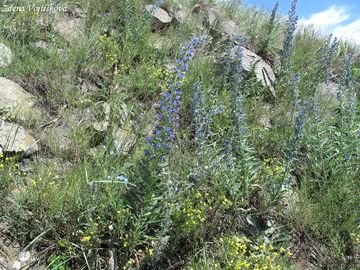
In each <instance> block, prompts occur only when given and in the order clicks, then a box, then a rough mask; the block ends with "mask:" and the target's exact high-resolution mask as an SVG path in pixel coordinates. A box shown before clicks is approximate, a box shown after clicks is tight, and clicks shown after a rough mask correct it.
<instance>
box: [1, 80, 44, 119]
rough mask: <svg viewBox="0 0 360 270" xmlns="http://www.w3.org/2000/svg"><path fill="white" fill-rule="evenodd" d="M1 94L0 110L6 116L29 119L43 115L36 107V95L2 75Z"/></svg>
mask: <svg viewBox="0 0 360 270" xmlns="http://www.w3.org/2000/svg"><path fill="white" fill-rule="evenodd" d="M0 96H1V99H0V112H1V111H2V113H3V114H4V115H5V116H6V118H11V119H16V120H21V121H27V120H33V119H37V118H39V117H41V111H40V110H39V109H38V108H36V107H35V104H36V97H35V96H33V95H32V94H30V93H28V92H26V91H25V90H24V89H23V88H22V87H21V86H20V85H18V84H17V83H15V82H13V81H10V80H8V79H6V78H4V77H0ZM0 118H1V115H0Z"/></svg>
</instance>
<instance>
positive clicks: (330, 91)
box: [319, 82, 339, 102]
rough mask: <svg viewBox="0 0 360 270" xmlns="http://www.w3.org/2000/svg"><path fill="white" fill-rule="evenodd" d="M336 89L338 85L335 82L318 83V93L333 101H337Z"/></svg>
mask: <svg viewBox="0 0 360 270" xmlns="http://www.w3.org/2000/svg"><path fill="white" fill-rule="evenodd" d="M338 90H339V85H338V84H337V83H333V82H329V83H328V84H326V83H321V84H320V85H319V93H320V94H321V96H323V97H326V98H327V99H329V100H332V101H335V102H336V101H337V94H338Z"/></svg>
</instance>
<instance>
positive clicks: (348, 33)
mask: <svg viewBox="0 0 360 270" xmlns="http://www.w3.org/2000/svg"><path fill="white" fill-rule="evenodd" d="M333 33H334V36H336V37H340V38H344V39H347V40H351V41H354V42H355V43H357V44H360V19H357V20H355V21H353V22H351V23H349V24H347V25H339V26H336V27H335V29H334V30H333Z"/></svg>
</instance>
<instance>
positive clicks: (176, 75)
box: [145, 37, 206, 158]
mask: <svg viewBox="0 0 360 270" xmlns="http://www.w3.org/2000/svg"><path fill="white" fill-rule="evenodd" d="M205 43H206V39H205V38H204V37H193V38H192V39H191V40H190V41H189V42H187V43H186V44H185V45H184V46H183V47H182V49H181V52H180V56H179V58H178V59H177V60H176V65H175V67H174V70H173V73H172V77H171V79H170V80H169V82H168V83H169V84H168V89H167V91H165V92H163V93H162V99H161V100H160V109H159V113H158V115H157V119H156V120H157V121H158V122H157V125H156V126H155V129H154V130H153V135H152V136H151V137H148V138H147V146H148V147H149V149H146V150H145V154H146V155H147V156H148V157H150V158H153V157H155V156H157V157H160V158H163V157H164V156H166V155H167V154H169V153H170V152H171V150H172V149H173V147H174V141H175V132H176V130H177V129H178V127H179V112H180V103H181V96H182V90H181V89H182V86H183V82H184V79H185V76H186V73H187V71H188V69H189V64H190V60H191V59H192V58H193V57H194V55H195V50H196V49H197V48H199V47H201V46H204V45H205Z"/></svg>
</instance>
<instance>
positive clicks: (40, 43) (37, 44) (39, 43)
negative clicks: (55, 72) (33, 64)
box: [33, 40, 49, 49]
mask: <svg viewBox="0 0 360 270" xmlns="http://www.w3.org/2000/svg"><path fill="white" fill-rule="evenodd" d="M33 44H34V47H36V48H41V49H48V48H49V44H48V43H46V42H45V41H43V40H39V41H36V42H35V43H33Z"/></svg>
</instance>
